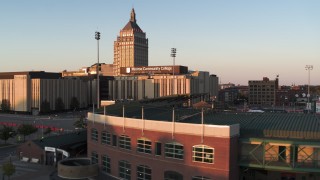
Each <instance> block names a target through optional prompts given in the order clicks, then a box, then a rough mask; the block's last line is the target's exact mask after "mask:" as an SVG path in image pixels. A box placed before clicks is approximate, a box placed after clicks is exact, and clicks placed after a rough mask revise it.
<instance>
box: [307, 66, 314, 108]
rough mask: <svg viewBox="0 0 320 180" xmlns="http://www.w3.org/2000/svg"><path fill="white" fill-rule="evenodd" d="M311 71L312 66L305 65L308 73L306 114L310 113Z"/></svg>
mask: <svg viewBox="0 0 320 180" xmlns="http://www.w3.org/2000/svg"><path fill="white" fill-rule="evenodd" d="M312 69H313V65H306V70H307V71H308V94H307V98H308V105H307V108H308V109H307V110H308V112H309V111H310V108H311V106H310V71H311V70H312Z"/></svg>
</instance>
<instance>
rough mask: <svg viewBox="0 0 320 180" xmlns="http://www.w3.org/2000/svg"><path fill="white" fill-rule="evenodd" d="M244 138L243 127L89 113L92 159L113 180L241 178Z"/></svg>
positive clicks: (89, 155)
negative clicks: (240, 150) (239, 152)
mask: <svg viewBox="0 0 320 180" xmlns="http://www.w3.org/2000/svg"><path fill="white" fill-rule="evenodd" d="M169 127H170V128H169ZM171 127H172V128H171ZM238 136H239V126H238V125H232V126H213V125H211V126H208V125H201V124H198V125H195V124H186V123H178V122H177V123H172V122H163V121H153V120H145V121H144V120H143V119H137V118H122V117H115V116H108V115H106V116H104V115H98V114H92V113H89V114H88V157H91V159H92V161H94V162H96V163H98V164H99V167H100V172H102V173H103V174H105V175H106V176H107V177H114V178H123V179H141V180H142V179H144V180H148V179H175V180H182V179H192V180H203V179H207V180H209V179H219V180H227V179H237V178H238V176H239V174H238V165H237V146H238V143H237V142H238Z"/></svg>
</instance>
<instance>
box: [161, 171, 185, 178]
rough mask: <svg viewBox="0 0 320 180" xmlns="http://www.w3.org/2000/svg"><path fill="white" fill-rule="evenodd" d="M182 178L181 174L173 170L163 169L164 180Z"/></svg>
mask: <svg viewBox="0 0 320 180" xmlns="http://www.w3.org/2000/svg"><path fill="white" fill-rule="evenodd" d="M173 179H174V180H183V175H182V174H180V173H178V172H175V171H165V172H164V180H173Z"/></svg>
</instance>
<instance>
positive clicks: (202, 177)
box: [192, 176, 211, 180]
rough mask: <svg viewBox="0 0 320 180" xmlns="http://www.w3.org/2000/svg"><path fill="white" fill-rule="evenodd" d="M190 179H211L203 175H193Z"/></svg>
mask: <svg viewBox="0 0 320 180" xmlns="http://www.w3.org/2000/svg"><path fill="white" fill-rule="evenodd" d="M192 180H211V179H210V178H207V177H204V176H193V177H192Z"/></svg>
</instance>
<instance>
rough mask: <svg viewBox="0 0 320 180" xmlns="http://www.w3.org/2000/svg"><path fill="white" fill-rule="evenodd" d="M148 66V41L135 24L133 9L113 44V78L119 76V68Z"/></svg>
mask: <svg viewBox="0 0 320 180" xmlns="http://www.w3.org/2000/svg"><path fill="white" fill-rule="evenodd" d="M134 66H148V39H147V38H146V33H145V32H143V31H142V30H141V28H140V27H139V26H138V24H137V20H136V14H135V11H134V9H132V11H131V16H130V20H129V22H128V23H127V24H126V25H125V27H124V28H123V29H122V30H121V31H120V36H118V37H117V40H116V41H115V42H114V61H113V73H114V76H119V75H120V68H121V67H134Z"/></svg>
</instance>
